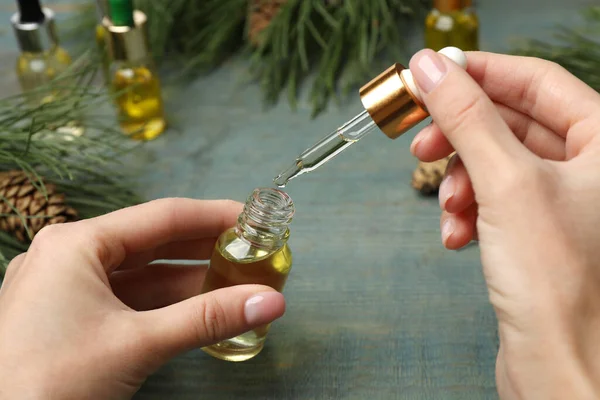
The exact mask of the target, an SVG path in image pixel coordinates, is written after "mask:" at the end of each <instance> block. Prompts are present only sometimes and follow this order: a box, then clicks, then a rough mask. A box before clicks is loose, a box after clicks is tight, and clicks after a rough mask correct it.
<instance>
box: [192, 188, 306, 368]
mask: <svg viewBox="0 0 600 400" xmlns="http://www.w3.org/2000/svg"><path fill="white" fill-rule="evenodd" d="M294 211H295V207H294V203H293V201H292V199H291V198H290V197H289V196H288V195H287V194H286V193H284V192H283V191H281V190H278V189H272V188H257V189H255V190H254V191H253V192H252V193H251V194H250V196H249V197H248V199H247V201H246V204H245V206H244V210H243V211H242V213H241V214H240V215H239V217H238V222H237V225H236V226H235V227H233V228H230V229H228V230H227V231H225V232H223V234H221V236H220V237H219V239H218V240H217V243H216V245H215V248H214V252H213V255H212V258H211V260H210V266H209V269H208V272H207V274H206V279H205V281H204V286H203V288H202V293H206V292H210V291H212V290H215V289H220V288H223V287H228V286H234V285H241V284H262V285H267V286H270V287H272V288H273V289H275V290H277V291H279V292H282V291H283V287H284V286H285V283H286V280H287V278H288V274H289V273H290V270H291V268H292V252H291V250H290V248H289V246H288V238H289V235H290V230H289V224H290V222H291V221H292V217H293V215H294ZM269 328H270V324H269V325H265V326H261V327H259V328H256V329H254V330H252V331H250V332H246V333H244V334H242V335H240V336H237V337H234V338H231V339H228V340H224V341H222V342H220V343H217V344H215V345H213V346H208V347H205V348H203V349H202V350H204V351H205V352H206V353H208V354H210V355H212V356H213V357H216V358H219V359H222V360H227V361H245V360H248V359H250V358H252V357H254V356H256V355H257V354H258V353H260V351H261V350H262V349H263V346H264V343H265V340H266V337H267V333H268V331H269Z"/></svg>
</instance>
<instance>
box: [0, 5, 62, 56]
mask: <svg viewBox="0 0 600 400" xmlns="http://www.w3.org/2000/svg"><path fill="white" fill-rule="evenodd" d="M42 12H43V13H44V21H43V22H25V23H21V14H20V13H18V12H17V13H14V14H13V15H12V17H11V18H10V22H11V24H12V26H13V30H14V32H15V36H16V37H17V42H18V43H19V48H20V49H21V51H23V52H27V53H42V52H44V51H48V50H50V49H51V48H53V47H55V46H57V45H58V35H57V34H56V27H55V25H54V11H52V10H51V9H49V8H42Z"/></svg>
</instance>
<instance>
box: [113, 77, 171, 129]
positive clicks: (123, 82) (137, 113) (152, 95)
mask: <svg viewBox="0 0 600 400" xmlns="http://www.w3.org/2000/svg"><path fill="white" fill-rule="evenodd" d="M111 86H112V90H113V92H114V93H115V94H116V99H115V101H116V105H117V111H118V118H119V124H120V126H121V130H122V131H123V132H124V133H125V134H127V135H129V136H130V137H131V138H132V139H136V140H152V139H155V138H156V137H158V136H159V135H160V134H161V133H163V132H164V130H165V128H166V126H167V123H166V120H165V116H164V107H163V101H162V95H161V88H160V81H159V79H158V77H157V75H156V74H155V73H154V72H153V71H152V69H151V68H149V67H146V66H120V67H119V68H117V69H116V70H115V72H113V74H112V85H111Z"/></svg>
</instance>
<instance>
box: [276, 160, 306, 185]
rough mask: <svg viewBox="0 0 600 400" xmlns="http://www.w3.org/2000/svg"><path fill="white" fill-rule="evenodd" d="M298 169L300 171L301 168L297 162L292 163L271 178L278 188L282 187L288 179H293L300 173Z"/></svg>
mask: <svg viewBox="0 0 600 400" xmlns="http://www.w3.org/2000/svg"><path fill="white" fill-rule="evenodd" d="M300 171H301V168H300V166H299V165H298V163H296V164H293V165H291V166H290V167H289V168H287V169H286V170H284V171H283V172H282V173H280V174H279V175H277V176H276V177H275V178H274V179H273V183H274V184H275V185H276V186H277V187H278V188H284V187H285V186H286V185H287V183H288V182H289V181H290V180H292V179H294V178H295V177H296V176H297V175H298V174H299V173H300Z"/></svg>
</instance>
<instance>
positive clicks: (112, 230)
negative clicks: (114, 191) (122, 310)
mask: <svg viewBox="0 0 600 400" xmlns="http://www.w3.org/2000/svg"><path fill="white" fill-rule="evenodd" d="M241 211H242V204H240V203H238V202H234V201H231V200H193V199H185V198H168V199H159V200H153V201H150V202H147V203H144V204H140V205H137V206H133V207H128V208H124V209H122V210H118V211H115V212H112V213H109V214H106V215H103V216H100V217H96V218H92V219H89V220H84V221H81V222H82V224H84V225H85V226H87V227H88V228H89V229H90V230H91V232H92V235H93V236H94V239H95V240H94V243H96V248H95V249H94V250H95V251H96V253H97V254H96V255H97V256H98V258H99V260H100V261H101V262H102V264H103V266H104V268H105V270H106V271H108V272H110V271H112V270H114V269H115V268H116V267H117V266H118V265H119V264H120V263H121V262H123V260H124V259H125V257H126V256H127V255H129V254H132V253H140V252H144V251H148V250H150V249H154V248H156V247H159V246H162V245H165V244H168V243H172V242H181V241H188V240H192V239H201V238H211V237H217V236H219V235H220V234H221V233H222V232H223V231H224V230H226V229H228V228H230V227H232V226H234V225H235V223H236V218H237V216H238V215H239V213H240V212H241Z"/></svg>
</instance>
